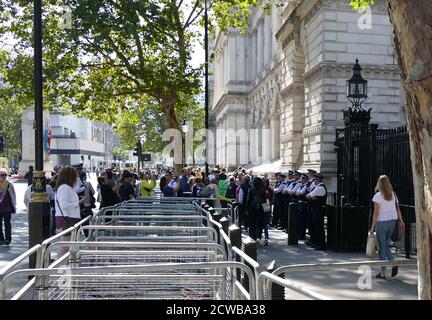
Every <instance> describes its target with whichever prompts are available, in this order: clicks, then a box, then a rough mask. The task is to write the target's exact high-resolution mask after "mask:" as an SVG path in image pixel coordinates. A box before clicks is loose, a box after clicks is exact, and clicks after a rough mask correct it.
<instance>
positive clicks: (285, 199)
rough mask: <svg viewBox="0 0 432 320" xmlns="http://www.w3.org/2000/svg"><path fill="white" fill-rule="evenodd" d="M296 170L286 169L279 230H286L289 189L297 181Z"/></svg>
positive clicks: (289, 197)
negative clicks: (286, 174)
mask: <svg viewBox="0 0 432 320" xmlns="http://www.w3.org/2000/svg"><path fill="white" fill-rule="evenodd" d="M297 179H298V177H297V171H293V170H290V171H288V182H287V185H286V187H285V189H284V190H283V191H282V196H283V201H282V203H283V205H282V210H281V217H280V218H281V219H280V220H281V226H280V227H279V228H278V229H279V230H283V231H286V229H287V228H288V207H289V204H290V202H291V198H292V197H291V195H290V191H291V190H292V189H293V188H294V187H295V185H296V183H297Z"/></svg>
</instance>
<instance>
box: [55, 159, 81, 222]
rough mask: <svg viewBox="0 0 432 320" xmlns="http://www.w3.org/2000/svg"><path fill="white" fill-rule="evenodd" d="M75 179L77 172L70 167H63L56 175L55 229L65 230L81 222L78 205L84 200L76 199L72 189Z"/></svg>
mask: <svg viewBox="0 0 432 320" xmlns="http://www.w3.org/2000/svg"><path fill="white" fill-rule="evenodd" d="M77 178H78V172H77V170H76V169H75V168H74V167H71V166H65V167H64V168H63V169H61V171H60V172H59V174H58V178H57V185H56V194H55V207H56V222H57V229H62V230H66V229H68V228H70V227H73V226H74V225H75V224H76V223H78V222H79V221H80V220H81V212H80V205H81V204H82V203H84V201H85V200H86V198H85V197H83V198H82V199H81V200H80V199H79V198H78V194H77V193H76V191H75V187H74V186H75V183H76V181H77Z"/></svg>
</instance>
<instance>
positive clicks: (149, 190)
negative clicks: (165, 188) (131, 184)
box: [135, 171, 156, 197]
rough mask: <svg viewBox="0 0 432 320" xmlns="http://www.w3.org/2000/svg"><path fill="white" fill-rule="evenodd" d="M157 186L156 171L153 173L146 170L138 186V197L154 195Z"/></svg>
mask: <svg viewBox="0 0 432 320" xmlns="http://www.w3.org/2000/svg"><path fill="white" fill-rule="evenodd" d="M155 187H156V176H155V173H154V171H153V172H152V173H151V175H150V173H149V172H146V173H145V174H144V175H143V178H142V179H141V182H140V183H138V185H137V187H136V193H135V194H136V196H137V197H140V196H141V197H150V196H152V195H153V192H154V188H155Z"/></svg>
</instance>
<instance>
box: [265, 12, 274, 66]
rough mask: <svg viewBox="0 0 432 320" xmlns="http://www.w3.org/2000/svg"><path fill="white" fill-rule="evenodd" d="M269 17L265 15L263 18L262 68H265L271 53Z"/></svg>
mask: <svg viewBox="0 0 432 320" xmlns="http://www.w3.org/2000/svg"><path fill="white" fill-rule="evenodd" d="M270 19H271V18H270V16H269V15H266V16H265V18H264V66H266V65H267V64H268V63H269V62H270V60H271V52H272V43H271V37H272V30H271V20H270Z"/></svg>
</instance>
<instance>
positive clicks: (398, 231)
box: [391, 195, 402, 242]
mask: <svg viewBox="0 0 432 320" xmlns="http://www.w3.org/2000/svg"><path fill="white" fill-rule="evenodd" d="M395 206H396V211H397V202H396V195H395ZM401 238H402V228H401V224H400V223H399V219H398V221H397V222H396V226H395V228H394V230H393V233H392V236H391V241H393V242H397V241H400V239H401Z"/></svg>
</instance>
